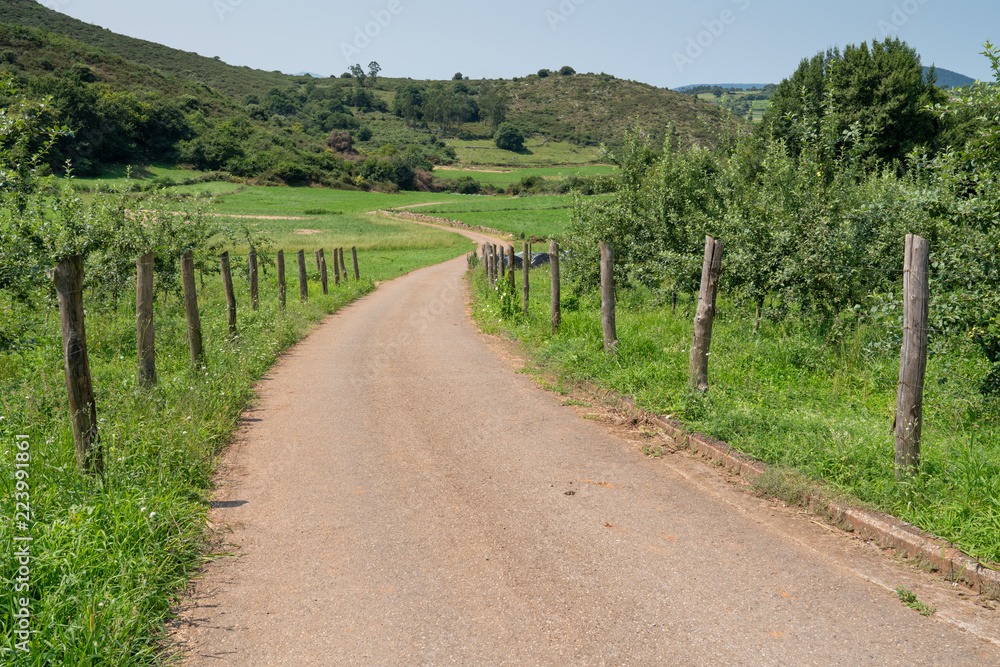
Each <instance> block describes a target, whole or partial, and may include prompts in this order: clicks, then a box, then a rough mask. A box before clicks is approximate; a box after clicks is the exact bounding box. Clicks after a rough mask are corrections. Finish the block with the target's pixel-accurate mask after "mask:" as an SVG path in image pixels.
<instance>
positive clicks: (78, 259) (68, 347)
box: [50, 255, 104, 474]
mask: <svg viewBox="0 0 1000 667" xmlns="http://www.w3.org/2000/svg"><path fill="white" fill-rule="evenodd" d="M50 275H51V277H52V282H53V283H55V288H56V294H57V296H58V299H59V323H60V325H61V327H62V340H63V359H64V364H65V370H66V394H67V395H68V397H69V414H70V420H71V421H72V422H73V442H74V443H75V445H76V463H77V465H78V466H79V467H80V468H81V469H82V470H84V471H85V472H89V473H98V474H101V473H103V472H104V457H103V455H102V452H101V440H100V436H99V434H98V432H97V404H96V403H95V402H94V383H93V380H92V378H91V375H90V359H89V358H88V356H87V331H86V328H85V327H84V322H83V257H82V256H81V255H73V256H71V257H67V258H65V259H63V260H62V261H61V262H59V264H58V265H56V268H54V269H53V270H52V273H51V274H50Z"/></svg>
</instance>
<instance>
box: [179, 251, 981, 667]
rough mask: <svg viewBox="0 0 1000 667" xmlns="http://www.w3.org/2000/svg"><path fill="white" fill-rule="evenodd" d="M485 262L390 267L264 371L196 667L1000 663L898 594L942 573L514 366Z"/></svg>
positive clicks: (193, 609)
mask: <svg viewBox="0 0 1000 667" xmlns="http://www.w3.org/2000/svg"><path fill="white" fill-rule="evenodd" d="M466 235H467V236H470V237H471V238H474V239H475V240H477V241H482V240H483V239H484V238H486V237H483V236H482V235H479V234H473V233H469V234H466ZM464 270H465V259H464V258H459V259H456V260H453V261H451V262H448V263H445V264H442V265H438V266H434V267H430V268H426V269H421V270H419V271H416V272H413V273H411V274H409V275H407V276H404V277H403V278H400V279H397V280H395V281H391V282H388V283H385V284H383V285H381V286H380V287H379V289H378V290H377V291H375V292H374V293H372V294H370V295H368V296H366V297H365V298H363V299H361V300H360V301H358V302H356V303H355V304H353V305H351V306H349V307H347V308H345V309H344V310H342V311H340V312H338V313H337V314H335V315H333V316H332V317H330V318H329V319H328V320H327V321H326V322H325V323H324V324H323V325H322V326H321V327H319V328H318V329H317V330H316V331H315V332H314V333H313V334H312V335H311V336H309V337H308V338H307V339H306V340H304V341H303V342H302V343H300V344H299V345H297V346H296V347H295V348H293V349H292V350H291V351H290V352H289V353H288V354H286V355H285V356H284V357H283V358H282V359H281V361H280V362H279V363H278V364H277V365H276V366H275V367H274V369H273V370H272V371H271V373H270V374H269V375H268V376H267V377H266V378H265V379H264V380H263V381H262V382H261V384H260V386H259V394H260V399H259V401H257V403H256V405H255V406H254V407H253V408H251V409H249V410H248V411H247V412H246V415H245V423H244V425H243V428H242V429H241V431H240V434H239V436H238V438H237V441H236V442H235V443H234V444H233V445H232V447H231V448H230V450H229V451H228V453H227V454H226V457H225V459H224V464H223V467H222V473H221V478H220V488H219V491H218V500H217V501H216V503H215V505H216V509H213V511H212V520H213V521H214V522H215V524H216V525H219V526H228V528H229V529H230V531H231V532H228V533H226V535H225V538H226V540H227V541H228V542H230V543H232V544H233V545H238V546H234V547H232V549H233V551H234V554H235V555H236V556H237V557H236V558H221V559H218V560H215V561H212V562H210V563H208V564H207V565H206V567H205V571H204V573H203V576H202V577H201V578H200V579H199V580H198V581H197V582H196V584H195V586H194V588H193V591H192V595H191V596H190V600H188V601H187V602H186V603H185V604H184V605H183V607H182V609H181V610H180V612H179V619H178V621H177V622H176V623H175V624H174V627H173V629H172V631H171V633H170V637H171V639H172V640H173V641H174V642H176V645H177V646H178V647H179V649H180V650H182V651H183V652H184V654H185V659H184V662H183V664H184V665H186V666H187V667H195V666H197V667H200V666H202V665H246V666H258V665H296V666H305V665H338V666H339V665H452V664H455V665H663V664H689V665H830V664H838V665H873V664H878V665H932V664H933V665H940V664H952V665H959V664H961V665H997V664H1000V648H998V646H996V645H993V644H990V643H988V642H985V641H983V640H981V639H979V638H977V637H975V636H974V635H973V634H970V633H968V632H963V631H962V630H960V629H959V628H957V627H956V626H955V625H953V624H949V623H946V622H943V621H942V620H941V619H939V618H925V617H922V616H920V615H918V614H916V613H915V612H914V611H912V610H910V609H908V608H906V607H904V606H903V605H902V604H900V602H899V601H898V599H896V596H895V595H894V594H893V593H892V592H891V591H889V590H886V588H887V587H891V586H894V585H898V583H897V582H901V583H905V582H907V581H909V580H912V579H913V578H914V577H920V576H922V575H920V574H917V575H914V574H912V573H910V572H908V571H906V570H904V568H902V567H900V566H899V565H897V564H895V563H892V562H891V561H888V560H887V559H885V558H884V557H883V556H882V555H881V554H879V553H870V552H869V551H866V550H864V549H862V548H861V547H859V546H858V544H857V543H856V542H850V543H849V542H848V541H847V540H846V539H845V538H843V537H841V536H837V535H831V534H829V532H828V531H827V530H826V529H823V528H821V527H818V526H813V525H812V524H808V523H807V522H803V521H801V520H800V519H797V518H796V517H795V516H794V512H791V511H788V510H782V509H781V508H780V507H779V508H776V507H775V506H774V504H773V503H770V504H769V503H767V502H765V501H762V500H759V499H756V498H753V497H750V496H748V495H746V494H744V493H742V492H739V491H737V490H734V489H733V488H731V485H728V484H726V483H725V481H724V480H723V479H722V477H721V476H720V475H718V474H717V473H716V472H715V471H713V470H711V469H709V468H708V467H706V466H704V465H702V464H700V463H698V462H693V461H691V460H689V459H687V458H686V457H684V456H682V455H678V456H674V457H668V458H667V459H666V460H651V459H648V458H647V457H644V456H643V455H642V454H641V452H640V451H639V450H638V448H637V447H636V446H635V445H634V444H633V443H630V442H627V441H626V440H623V439H621V438H619V437H616V436H615V435H613V434H611V433H609V431H608V429H607V428H606V427H605V426H602V425H601V424H599V423H595V422H593V421H588V420H584V419H581V418H580V417H579V416H578V414H577V412H576V411H574V410H573V409H572V408H569V407H566V406H563V405H561V404H560V402H559V400H558V398H557V397H555V396H553V395H551V394H549V393H546V392H544V391H542V390H540V389H539V388H538V387H537V386H536V385H535V384H534V382H533V381H532V380H531V379H530V378H529V377H527V376H525V375H523V374H518V373H516V372H515V369H514V367H513V366H512V364H511V363H510V362H509V361H507V360H504V359H503V358H501V357H499V356H498V355H497V354H496V353H495V352H494V351H493V350H492V349H491V347H490V346H489V345H487V344H486V342H485V341H484V338H483V336H482V335H481V334H480V333H478V332H477V331H476V329H475V328H474V326H473V325H472V324H471V323H470V321H469V320H468V318H467V316H466V311H465V299H464V286H463V281H462V275H463V273H464ZM925 588H926V586H925ZM941 588H942V592H941V595H942V596H943V595H945V594H946V593H947V591H946V590H944V587H943V586H942V587H941ZM930 590H931V591H932V592H931V593H929V594H930V595H934V594H936V593H934V592H933V591H934V589H933V587H930ZM921 595H924V593H921ZM931 601H933V599H932V600H931ZM984 613H985V612H984ZM992 618H996V616H995V615H994V616H993V617H992Z"/></svg>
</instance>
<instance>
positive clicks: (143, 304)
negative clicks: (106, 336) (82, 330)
mask: <svg viewBox="0 0 1000 667" xmlns="http://www.w3.org/2000/svg"><path fill="white" fill-rule="evenodd" d="M155 274H156V269H155V258H154V256H153V253H151V252H148V253H146V254H145V255H143V256H142V257H140V258H139V259H137V260H136V261H135V340H136V345H135V351H136V354H137V356H138V357H139V386H141V387H152V386H153V385H155V384H156V329H155V328H154V326H153V276H154V275H155Z"/></svg>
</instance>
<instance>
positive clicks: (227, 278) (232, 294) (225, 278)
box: [219, 252, 236, 336]
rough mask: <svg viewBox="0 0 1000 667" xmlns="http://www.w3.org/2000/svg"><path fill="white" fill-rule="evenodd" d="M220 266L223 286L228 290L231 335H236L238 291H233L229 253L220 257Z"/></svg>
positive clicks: (227, 301)
mask: <svg viewBox="0 0 1000 667" xmlns="http://www.w3.org/2000/svg"><path fill="white" fill-rule="evenodd" d="M219 265H220V266H221V268H222V284H223V285H224V286H225V288H226V305H228V306H229V309H228V317H229V334H230V335H231V336H235V335H236V291H235V290H234V289H233V272H232V269H231V268H230V267H229V253H228V252H224V253H222V255H220V256H219Z"/></svg>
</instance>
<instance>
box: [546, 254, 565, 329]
mask: <svg viewBox="0 0 1000 667" xmlns="http://www.w3.org/2000/svg"><path fill="white" fill-rule="evenodd" d="M549 272H550V273H551V274H552V331H553V332H556V331H558V330H559V325H560V324H561V323H562V305H561V299H560V295H559V290H560V285H559V244H558V243H556V241H555V239H553V240H552V241H551V242H549Z"/></svg>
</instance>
